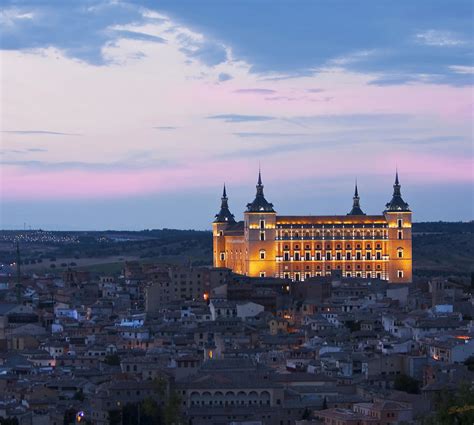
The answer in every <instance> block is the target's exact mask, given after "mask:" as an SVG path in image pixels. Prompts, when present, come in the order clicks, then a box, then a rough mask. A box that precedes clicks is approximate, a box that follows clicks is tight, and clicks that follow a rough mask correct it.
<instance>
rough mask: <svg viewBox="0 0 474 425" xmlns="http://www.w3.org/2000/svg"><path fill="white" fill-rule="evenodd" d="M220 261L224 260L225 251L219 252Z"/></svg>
mask: <svg viewBox="0 0 474 425" xmlns="http://www.w3.org/2000/svg"><path fill="white" fill-rule="evenodd" d="M221 261H225V252H221Z"/></svg>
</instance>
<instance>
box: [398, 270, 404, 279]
mask: <svg viewBox="0 0 474 425" xmlns="http://www.w3.org/2000/svg"><path fill="white" fill-rule="evenodd" d="M397 276H398V278H399V279H401V278H402V277H403V270H398V271H397Z"/></svg>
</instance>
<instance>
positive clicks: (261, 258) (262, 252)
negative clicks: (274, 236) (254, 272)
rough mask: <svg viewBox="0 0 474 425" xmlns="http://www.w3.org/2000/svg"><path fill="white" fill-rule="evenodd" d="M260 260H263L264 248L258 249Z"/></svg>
mask: <svg viewBox="0 0 474 425" xmlns="http://www.w3.org/2000/svg"><path fill="white" fill-rule="evenodd" d="M260 260H265V250H264V249H261V250H260Z"/></svg>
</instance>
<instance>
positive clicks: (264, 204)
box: [247, 164, 275, 212]
mask: <svg viewBox="0 0 474 425" xmlns="http://www.w3.org/2000/svg"><path fill="white" fill-rule="evenodd" d="M256 187H257V194H256V195H255V199H254V200H253V202H251V203H250V204H247V211H248V212H257V211H264V212H275V210H274V209H273V204H272V203H270V202H268V201H267V200H266V199H265V195H264V194H263V183H262V171H261V169H260V164H259V166H258V180H257V186H256Z"/></svg>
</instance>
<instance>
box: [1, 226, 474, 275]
mask: <svg viewBox="0 0 474 425" xmlns="http://www.w3.org/2000/svg"><path fill="white" fill-rule="evenodd" d="M17 240H18V241H19V243H20V251H21V258H22V262H23V267H24V270H38V271H41V270H50V269H51V268H54V269H61V268H65V267H80V268H88V267H92V268H94V267H95V268H96V269H97V270H98V271H101V272H114V271H117V270H119V269H120V267H121V263H123V261H127V260H138V261H144V262H148V261H163V262H165V261H166V262H173V263H183V264H184V263H186V264H194V265H210V264H212V233H211V232H210V231H197V230H175V229H152V230H143V231H138V232H134V231H114V230H108V231H102V232H49V231H48V232H43V231H38V230H31V231H0V262H1V263H4V264H9V263H12V262H14V261H15V260H16V249H15V244H16V241H17ZM413 261H414V264H413V265H414V272H415V276H418V277H422V276H426V277H431V276H437V275H442V276H448V275H457V276H464V277H467V276H469V275H470V274H471V273H472V272H474V222H468V223H462V222H459V223H449V222H426V223H414V224H413Z"/></svg>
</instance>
